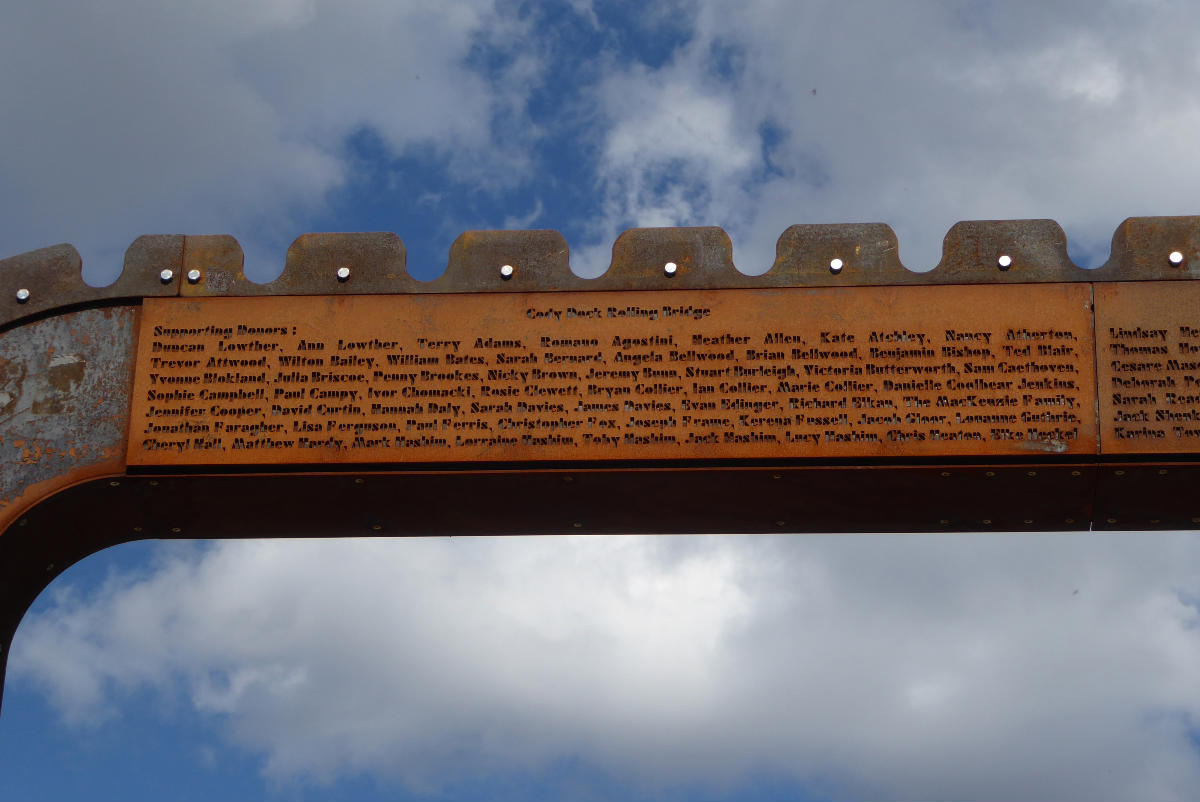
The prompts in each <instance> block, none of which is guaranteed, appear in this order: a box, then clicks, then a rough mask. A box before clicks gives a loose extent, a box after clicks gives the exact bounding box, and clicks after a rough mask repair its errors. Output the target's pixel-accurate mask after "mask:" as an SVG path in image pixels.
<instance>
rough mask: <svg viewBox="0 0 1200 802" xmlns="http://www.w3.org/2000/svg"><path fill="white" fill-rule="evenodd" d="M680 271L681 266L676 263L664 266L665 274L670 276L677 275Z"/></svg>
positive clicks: (668, 263)
mask: <svg viewBox="0 0 1200 802" xmlns="http://www.w3.org/2000/svg"><path fill="white" fill-rule="evenodd" d="M678 270H679V265H677V264H675V263H674V262H667V263H666V264H665V265H663V273H665V274H666V275H668V276H673V275H675V273H676V272H677V271H678Z"/></svg>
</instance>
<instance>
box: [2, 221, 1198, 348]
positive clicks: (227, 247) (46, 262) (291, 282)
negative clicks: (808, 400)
mask: <svg viewBox="0 0 1200 802" xmlns="http://www.w3.org/2000/svg"><path fill="white" fill-rule="evenodd" d="M81 266H82V261H81V258H80V256H79V253H78V251H76V250H75V248H74V247H72V246H71V245H66V244H63V245H54V246H51V247H48V248H42V249H39V250H36V251H30V252H28V253H24V254H20V255H17V256H12V257H9V258H7V259H2V260H0V304H2V305H3V306H2V307H0V314H2V315H3V317H2V318H0V325H5V324H8V323H11V322H13V321H15V320H19V319H22V318H25V317H29V316H32V315H37V314H39V313H43V312H45V311H47V310H49V309H54V308H60V307H65V306H72V305H75V304H84V303H95V302H97V301H104V300H110V299H118V298H132V297H153V296H176V295H182V296H255V295H325V294H351V295H363V294H389V293H452V292H529V291H543V292H553V291H562V290H658V289H672V288H690V289H720V288H755V287H756V288H768V287H839V286H889V285H924V284H1012V283H1016V284H1021V283H1040V282H1094V281H1140V280H1175V279H1189V278H1193V277H1195V276H1196V275H1198V274H1200V216H1186V217H1131V218H1129V219H1127V220H1126V221H1125V222H1123V223H1122V224H1121V225H1120V226H1119V227H1118V228H1117V230H1116V233H1115V234H1114V235H1113V239H1112V251H1111V255H1110V257H1109V259H1108V261H1107V262H1106V263H1105V264H1104V265H1103V266H1101V267H1099V268H1096V269H1090V270H1089V269H1083V268H1080V267H1078V266H1077V265H1075V264H1074V263H1073V262H1072V261H1071V259H1070V257H1069V256H1068V255H1067V240H1066V234H1065V233H1064V232H1063V230H1062V227H1061V226H1059V225H1058V224H1057V223H1056V222H1054V221H1053V220H974V221H965V222H960V223H956V224H955V225H954V226H952V227H951V228H950V230H949V231H948V232H947V234H946V236H945V240H944V243H943V247H942V259H941V261H940V262H939V264H938V265H937V267H935V268H934V269H932V270H930V271H927V272H915V271H911V270H908V269H906V268H905V267H904V265H903V264H901V262H900V257H899V249H898V243H897V239H896V234H895V232H894V231H892V229H891V227H890V226H887V225H885V224H882V223H851V224H828V225H825V224H820V225H818V224H805V225H794V226H791V227H789V228H788V229H787V230H785V231H784V232H783V234H782V236H780V238H779V241H778V243H777V245H776V256H775V262H774V264H773V265H772V266H771V267H770V269H769V270H767V271H766V272H764V273H762V274H760V275H750V274H748V273H745V272H742V271H741V270H739V269H738V268H737V267H735V265H734V263H733V247H732V243H731V241H730V239H729V236H728V234H726V233H725V231H724V230H722V229H720V228H717V227H715V226H708V227H692V228H634V229H629V230H627V231H625V232H624V233H622V234H621V235H620V236H619V237H618V238H617V240H616V242H615V243H613V249H612V262H611V264H610V266H609V268H608V270H607V271H606V272H605V273H604V274H602V275H600V276H598V277H596V278H582V277H580V276H578V275H576V274H575V273H573V272H572V270H571V267H570V255H569V248H568V246H567V242H566V240H565V239H564V237H563V236H562V235H561V234H560V233H558V232H557V231H552V230H533V231H468V232H465V233H463V234H462V235H461V236H459V237H458V239H456V240H455V241H454V243H453V244H452V245H451V247H450V258H449V264H448V267H447V269H446V271H445V272H444V273H443V274H442V275H441V276H439V277H438V278H436V279H433V280H431V281H421V280H418V279H416V278H414V277H413V276H411V275H410V274H409V273H408V270H407V267H406V257H405V248H404V243H403V242H402V241H401V240H400V238H399V237H398V236H396V235H395V234H392V233H388V232H367V233H314V234H304V235H301V236H300V237H298V238H297V239H296V240H295V242H293V243H292V245H291V247H289V248H288V251H287V257H286V262H285V266H284V270H283V272H282V273H281V275H280V276H279V277H278V278H276V279H275V280H273V281H270V282H266V283H257V282H255V281H252V280H250V279H248V278H247V277H246V275H245V272H244V270H243V267H244V256H243V253H242V248H241V246H240V245H239V244H238V242H237V240H236V239H234V238H233V237H231V236H228V235H203V236H190V235H177V234H175V235H150V236H143V237H139V238H138V239H137V240H135V241H134V243H133V244H132V245H131V246H130V247H129V249H128V250H127V251H126V254H125V264H124V269H123V270H122V272H121V274H120V276H119V277H118V278H117V280H116V281H115V282H113V283H112V284H110V285H109V286H107V287H91V286H88V285H87V284H85V283H84V281H83V280H82V277H81Z"/></svg>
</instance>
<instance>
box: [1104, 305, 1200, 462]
mask: <svg viewBox="0 0 1200 802" xmlns="http://www.w3.org/2000/svg"><path fill="white" fill-rule="evenodd" d="M1096 363H1097V394H1098V396H1099V402H1100V403H1099V408H1100V413H1099V414H1100V432H1101V435H1100V438H1101V443H1102V445H1103V453H1105V454H1195V453H1197V452H1198V451H1200V286H1197V285H1195V284H1181V283H1173V284H1165V283H1161V282H1144V281H1143V282H1124V283H1121V284H1097V285H1096Z"/></svg>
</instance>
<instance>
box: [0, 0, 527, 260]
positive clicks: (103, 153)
mask: <svg viewBox="0 0 1200 802" xmlns="http://www.w3.org/2000/svg"><path fill="white" fill-rule="evenodd" d="M490 8H491V4H490V3H489V2H486V0H468V1H467V2H457V3H411V4H400V5H398V4H395V3H388V2H349V3H333V2H327V1H326V0H274V1H273V2H270V3H265V4H260V3H242V4H236V3H235V4H226V3H222V4H213V3H206V2H186V3H171V4H161V3H147V2H141V0H117V2H110V3H103V4H94V3H93V4H79V3H71V2H64V1H54V0H52V1H51V2H43V3H34V4H9V5H8V6H6V7H5V9H4V10H3V11H0V108H3V109H4V114H5V124H4V125H3V126H0V185H2V186H3V187H4V191H3V193H0V252H3V253H4V254H5V255H9V254H13V253H18V252H20V251H23V250H27V249H32V248H36V247H41V246H43V245H48V244H52V243H54V242H61V241H69V242H73V243H75V244H76V245H77V246H78V247H79V248H80V249H81V250H82V251H83V252H84V254H85V268H86V270H87V274H88V276H89V277H90V278H91V279H92V280H94V281H99V282H101V283H103V282H105V281H107V280H110V279H111V277H112V276H113V275H115V271H116V269H117V268H119V266H120V257H121V254H122V253H123V251H124V249H125V247H126V246H127V245H128V244H129V243H130V242H132V241H133V239H134V238H135V237H137V236H138V235H140V234H144V233H162V232H167V233H171V232H184V233H224V232H229V233H234V234H235V235H237V236H238V237H239V239H240V240H241V241H242V243H243V245H244V246H245V247H246V249H247V251H248V252H249V253H250V254H251V258H249V259H248V266H249V267H250V268H251V269H252V270H255V271H257V272H258V274H259V275H262V274H263V273H264V272H265V273H266V274H270V273H271V272H273V269H275V268H278V267H279V266H281V264H282V253H281V252H280V253H274V252H267V251H266V250H264V246H265V245H266V244H267V243H268V242H272V241H274V240H281V241H282V242H284V243H286V242H289V241H290V240H291V238H292V237H294V236H295V235H296V234H298V233H300V232H299V231H297V230H295V227H294V224H292V223H291V219H292V216H293V215H294V214H295V213H297V212H299V211H302V210H311V209H314V208H316V207H318V206H319V205H320V204H321V202H322V201H323V199H324V196H325V193H327V192H328V191H329V190H330V189H333V188H335V187H337V186H339V185H340V184H341V182H343V181H344V179H345V176H346V170H347V165H346V164H345V163H344V161H343V157H342V148H343V146H344V140H345V137H347V136H348V135H349V134H351V133H353V132H354V131H356V130H359V129H362V128H370V129H371V130H373V131H375V132H376V133H377V134H378V135H379V136H381V137H382V138H383V140H384V141H385V142H386V143H387V144H388V145H389V146H390V147H391V148H392V149H393V150H394V151H395V152H402V151H403V150H404V149H405V148H406V147H408V146H410V145H413V144H428V145H431V146H432V147H434V148H435V149H436V150H438V151H440V152H443V153H445V154H447V155H448V156H450V158H451V165H452V167H453V168H455V169H460V170H467V171H472V170H474V171H478V169H479V167H478V165H479V163H481V162H486V161H487V160H486V159H482V158H481V156H480V154H481V152H483V151H487V150H489V149H490V148H491V147H492V141H491V136H490V133H489V130H490V129H489V125H490V120H491V115H492V114H493V112H494V111H495V110H497V109H498V108H503V109H507V110H508V111H510V112H511V111H512V110H513V109H514V108H515V109H517V110H519V109H520V105H521V103H520V99H521V97H522V93H523V92H524V91H526V86H527V84H528V80H526V81H524V82H507V83H506V84H505V86H506V87H507V88H506V91H504V92H497V91H496V90H495V89H493V88H491V87H488V86H487V85H486V84H485V82H484V80H483V79H482V78H481V77H480V76H479V75H478V74H477V73H475V72H473V71H472V70H471V69H469V68H468V66H467V65H466V64H465V60H466V58H467V56H468V55H469V53H470V50H471V47H472V46H473V45H474V44H475V43H476V37H477V36H480V35H483V34H484V33H486V32H489V31H492V32H497V31H498V32H503V33H507V34H512V33H514V32H516V31H518V30H519V25H518V23H515V22H506V23H504V24H503V25H501V24H500V23H498V22H497V21H496V20H495V19H494V15H493V12H492V11H491V10H490ZM518 68H519V69H520V71H521V75H523V76H525V77H526V78H527V79H528V78H530V77H531V76H534V75H535V74H536V62H535V61H534V60H532V59H531V58H529V57H526V58H524V59H522V60H519V61H518V65H517V66H516V67H514V68H513V69H518ZM514 167H519V164H509V165H508V173H509V174H512V173H519V170H517V169H514ZM510 180H511V179H510ZM262 261H266V262H267V263H266V264H265V265H264V264H260V263H259V262H262Z"/></svg>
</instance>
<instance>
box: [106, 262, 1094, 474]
mask: <svg viewBox="0 0 1200 802" xmlns="http://www.w3.org/2000/svg"><path fill="white" fill-rule="evenodd" d="M1091 298H1092V296H1091V288H1090V286H1088V285H1078V284H1076V285H1066V284H1046V285H1038V286H1019V287H1018V286H989V287H978V286H976V287H968V286H943V287H857V288H854V289H839V288H816V289H810V288H804V289H802V288H786V289H784V288H780V289H769V290H717V291H714V290H679V291H675V292H672V293H670V294H669V295H664V294H663V293H652V292H588V293H553V294H532V293H530V294H526V293H511V294H492V295H484V294H474V295H472V294H464V295H454V296H444V295H413V296H391V297H384V296H340V297H329V296H325V297H315V296H311V297H283V298H278V297H277V298H204V299H147V301H146V303H145V306H144V312H143V315H144V320H143V325H142V327H141V336H140V340H139V345H138V351H137V364H136V371H135V382H134V388H133V406H132V413H131V426H130V440H129V453H128V460H129V464H130V465H140V466H150V465H227V464H277V463H293V464H294V463H351V464H361V463H400V462H420V463H458V462H468V463H470V462H502V461H504V462H507V461H517V462H521V461H526V462H528V461H538V462H541V461H593V460H620V461H628V460H680V459H745V458H758V459H762V458H768V459H774V458H793V457H804V458H815V457H820V458H842V457H860V458H861V457H869V458H892V457H909V456H943V457H944V456H964V455H970V456H993V455H995V456H1015V455H1029V454H1035V453H1040V454H1095V453H1096V424H1095V418H1094V409H1095V397H1094V389H1093V388H1094V375H1093V367H1094V361H1093V349H1092V341H1093V340H1092V338H1093V333H1092V315H1091Z"/></svg>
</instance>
